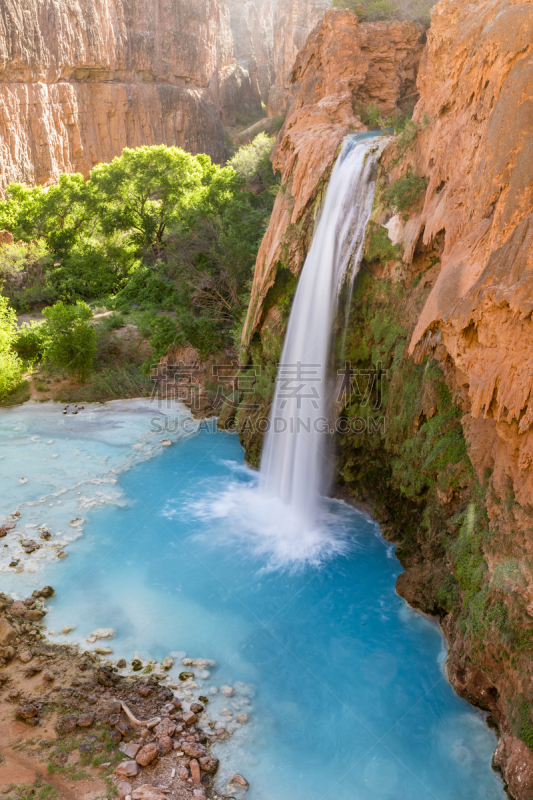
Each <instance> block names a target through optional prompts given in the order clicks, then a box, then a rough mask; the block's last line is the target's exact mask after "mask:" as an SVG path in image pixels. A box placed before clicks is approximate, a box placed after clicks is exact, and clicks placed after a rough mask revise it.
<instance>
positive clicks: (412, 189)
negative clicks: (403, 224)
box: [383, 170, 427, 213]
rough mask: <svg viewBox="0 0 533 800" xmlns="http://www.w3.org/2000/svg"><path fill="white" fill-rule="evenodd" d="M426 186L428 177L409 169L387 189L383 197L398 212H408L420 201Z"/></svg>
mask: <svg viewBox="0 0 533 800" xmlns="http://www.w3.org/2000/svg"><path fill="white" fill-rule="evenodd" d="M426 187H427V180H426V178H424V177H423V176H422V175H418V174H416V173H413V172H411V170H408V171H407V173H406V174H405V175H402V176H401V177H400V178H398V179H397V180H395V181H394V183H393V184H392V186H390V187H389V188H388V189H385V191H384V193H383V197H384V199H385V200H386V201H387V202H388V203H389V204H390V206H391V207H392V208H393V209H394V210H395V211H396V213H401V212H406V211H409V210H410V209H411V208H412V207H413V206H414V205H415V204H416V203H418V201H419V200H420V198H421V196H422V194H423V193H424V192H425V190H426Z"/></svg>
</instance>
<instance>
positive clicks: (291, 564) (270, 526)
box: [165, 481, 353, 570]
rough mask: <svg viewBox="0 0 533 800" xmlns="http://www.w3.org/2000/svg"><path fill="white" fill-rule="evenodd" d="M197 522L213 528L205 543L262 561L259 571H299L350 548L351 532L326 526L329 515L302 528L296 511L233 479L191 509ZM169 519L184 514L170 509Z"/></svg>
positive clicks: (168, 510)
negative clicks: (199, 520)
mask: <svg viewBox="0 0 533 800" xmlns="http://www.w3.org/2000/svg"><path fill="white" fill-rule="evenodd" d="M189 511H190V513H192V514H193V515H195V516H196V517H198V518H199V519H202V520H204V521H209V520H211V521H212V522H213V523H216V524H214V525H213V526H212V527H211V529H210V530H209V533H207V534H205V533H203V534H198V535H197V538H201V539H202V540H204V541H206V543H208V544H211V545H216V546H223V547H233V548H235V547H236V548H238V549H240V550H243V551H246V552H247V553H248V554H250V553H251V554H252V555H253V556H255V557H257V558H258V559H260V560H261V561H262V562H263V563H264V564H265V567H264V568H263V569H267V570H273V569H287V568H288V569H297V568H300V567H304V566H308V565H311V566H319V565H320V564H322V563H324V562H325V561H327V560H329V559H331V558H334V557H336V556H340V555H344V554H347V553H348V552H349V550H350V549H351V548H352V547H353V542H352V535H353V534H352V533H350V532H348V531H345V530H343V529H342V528H341V527H339V526H338V524H337V526H336V527H334V528H333V527H332V528H329V527H328V526H327V514H326V512H325V510H324V511H323V514H322V517H321V518H319V519H317V520H316V522H315V525H314V526H312V527H311V526H308V525H303V524H302V518H301V516H300V514H299V513H298V511H297V510H294V509H292V508H290V507H288V506H287V505H286V504H285V503H284V502H283V501H282V500H281V499H280V498H277V497H268V496H267V495H265V494H264V493H262V492H259V491H258V490H257V488H256V486H255V485H248V486H246V485H243V484H242V483H239V482H237V481H231V482H229V483H227V484H226V486H225V487H224V488H221V489H220V491H217V492H216V493H212V494H207V495H206V496H205V497H203V498H202V499H201V500H196V501H195V502H192V503H191V504H190V505H189ZM165 513H166V514H167V516H169V517H172V516H174V515H175V514H177V513H179V514H183V513H184V510H183V509H180V510H179V511H178V510H176V509H174V510H173V509H172V508H168V509H167V510H166V512H165Z"/></svg>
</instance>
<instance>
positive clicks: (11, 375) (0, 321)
mask: <svg viewBox="0 0 533 800" xmlns="http://www.w3.org/2000/svg"><path fill="white" fill-rule="evenodd" d="M16 339H17V317H16V314H15V311H14V310H13V309H12V308H9V306H8V300H7V297H2V296H1V295H0V396H2V395H5V394H7V393H9V392H13V391H15V390H16V389H17V388H18V387H19V386H20V385H21V383H22V379H23V365H22V362H21V360H20V358H19V357H18V355H17V353H16V352H15V350H14V345H15V341H16Z"/></svg>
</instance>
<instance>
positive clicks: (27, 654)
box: [19, 650, 33, 664]
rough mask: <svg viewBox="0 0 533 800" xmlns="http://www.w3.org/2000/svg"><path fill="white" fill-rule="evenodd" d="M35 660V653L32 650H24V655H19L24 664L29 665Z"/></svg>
mask: <svg viewBox="0 0 533 800" xmlns="http://www.w3.org/2000/svg"><path fill="white" fill-rule="evenodd" d="M32 658H33V653H32V652H31V650H23V652H22V653H19V659H20V660H21V661H22V663H23V664H27V663H28V661H31V660H32Z"/></svg>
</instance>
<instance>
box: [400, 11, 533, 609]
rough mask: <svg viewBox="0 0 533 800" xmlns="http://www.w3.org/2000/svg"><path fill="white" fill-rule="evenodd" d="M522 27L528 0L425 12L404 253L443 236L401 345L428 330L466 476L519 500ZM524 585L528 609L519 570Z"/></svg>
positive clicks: (530, 283) (527, 70) (525, 422)
mask: <svg viewBox="0 0 533 800" xmlns="http://www.w3.org/2000/svg"><path fill="white" fill-rule="evenodd" d="M532 30H533V2H531V0H529V2H523V1H522V2H519V0H497V2H493V1H492V2H489V0H484V2H480V3H476V5H475V7H474V6H472V5H467V4H465V3H463V2H460V0H441V2H440V3H439V4H438V5H437V7H436V8H435V9H434V12H433V16H432V27H431V30H430V32H429V36H428V47H427V52H426V55H425V57H424V61H423V64H422V67H421V72H420V77H419V88H420V92H421V99H420V102H419V104H418V106H417V108H416V112H415V119H417V120H418V121H419V122H421V121H422V120H423V119H424V120H425V122H426V125H427V127H426V129H425V130H424V131H422V132H421V134H420V135H419V137H418V141H417V147H416V149H415V151H414V153H413V155H412V157H411V161H412V163H413V166H414V168H415V169H418V170H420V172H421V173H422V174H424V175H426V176H428V179H429V185H428V189H427V193H426V197H425V202H424V207H423V209H422V211H421V213H420V215H419V216H418V217H417V218H416V219H415V220H412V221H410V223H409V225H410V226H411V230H410V234H409V237H408V238H409V241H408V242H406V244H407V247H406V251H407V252H406V258H407V259H408V258H409V257H410V256H411V254H412V249H413V247H414V244H415V243H416V241H417V239H418V236H419V235H420V236H421V237H422V240H423V242H430V241H431V240H432V239H433V238H434V237H435V236H436V234H437V233H438V232H439V231H444V232H445V248H444V253H443V256H442V269H441V272H440V275H439V278H438V280H437V282H436V285H435V286H434V288H433V290H432V292H431V294H430V295H429V298H428V300H427V302H426V305H425V307H424V309H423V311H422V313H421V315H420V319H419V321H418V325H417V327H416V330H415V332H414V335H413V339H412V342H411V352H414V353H415V355H416V353H417V348H418V351H422V350H423V349H427V348H426V347H425V345H426V343H427V342H428V340H429V337H430V336H431V332H433V333H435V332H436V331H439V332H440V333H439V338H440V341H441V344H442V346H443V348H444V352H445V356H444V357H445V358H448V359H449V360H450V361H451V362H452V363H453V365H454V369H455V381H456V384H457V387H458V389H459V390H460V391H461V393H462V397H463V407H464V410H465V412H466V416H465V419H464V428H465V433H466V437H467V441H468V443H469V445H470V450H469V455H470V458H471V460H472V462H473V464H474V467H475V469H476V471H477V474H478V476H479V478H482V476H483V474H484V472H485V470H487V469H490V470H492V484H493V487H494V490H495V492H496V494H497V495H498V496H499V497H500V498H501V497H504V496H506V495H507V494H508V493H509V491H510V490H512V492H513V494H514V497H515V498H516V501H517V502H518V503H519V504H520V507H521V509H525V508H526V507H527V506H528V505H529V504H530V503H531V498H532V497H533V377H532V376H533V324H532V322H531V312H532V310H533V159H532V158H531V144H530V137H529V136H528V135H526V134H525V132H526V131H531V130H532V126H533V100H532V98H531V85H532V83H533V58H532V55H533V35H532ZM424 115H425V116H424ZM428 120H429V124H428ZM521 509H520V508H517V509H516V514H515V516H517V517H518V519H517V523H518V525H517V527H518V529H521V530H523V531H524V532H525V530H526V529H528V527H529V525H530V522H529V521H528V520H527V518H526V514H525V512H524V511H523V510H521ZM489 513H490V515H491V517H492V519H493V520H497V518H498V517H499V516H500V514H501V509H500V508H499V507H498V505H497V504H496V503H492V505H490V506H489ZM528 571H529V570H528ZM528 584H529V585H528V587H527V588H525V589H524V592H525V595H526V597H527V599H528V605H529V612H530V613H531V612H532V611H533V575H532V574H531V573H530V571H529V580H528Z"/></svg>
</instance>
